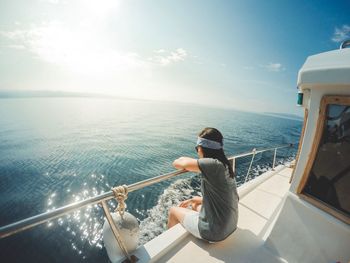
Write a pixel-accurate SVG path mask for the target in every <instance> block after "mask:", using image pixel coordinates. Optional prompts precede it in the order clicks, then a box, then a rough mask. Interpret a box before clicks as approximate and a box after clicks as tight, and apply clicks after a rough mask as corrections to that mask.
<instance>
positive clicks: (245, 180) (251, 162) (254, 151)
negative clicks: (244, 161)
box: [244, 148, 256, 182]
mask: <svg viewBox="0 0 350 263" xmlns="http://www.w3.org/2000/svg"><path fill="white" fill-rule="evenodd" d="M252 152H253V156H252V160H251V161H250V164H249V168H248V172H247V175H246V176H245V179H244V182H247V180H248V176H249V173H250V170H251V169H252V165H253V161H254V157H255V154H256V149H255V148H254V149H253V151H252Z"/></svg>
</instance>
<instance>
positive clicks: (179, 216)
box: [168, 206, 191, 228]
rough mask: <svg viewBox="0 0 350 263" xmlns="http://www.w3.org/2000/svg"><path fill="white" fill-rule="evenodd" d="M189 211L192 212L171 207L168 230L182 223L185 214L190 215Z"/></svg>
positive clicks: (182, 208)
mask: <svg viewBox="0 0 350 263" xmlns="http://www.w3.org/2000/svg"><path fill="white" fill-rule="evenodd" d="M189 211H191V210H189V209H188V208H184V207H177V206H173V207H171V208H170V209H169V216H168V228H171V227H173V226H175V225H176V224H177V223H180V222H182V221H183V219H184V216H185V214H186V213H188V212H189Z"/></svg>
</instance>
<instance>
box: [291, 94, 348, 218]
mask: <svg viewBox="0 0 350 263" xmlns="http://www.w3.org/2000/svg"><path fill="white" fill-rule="evenodd" d="M329 104H337V105H347V106H350V96H345V95H344V96H340V95H326V96H323V97H322V99H321V103H320V108H319V116H318V120H317V125H316V132H315V136H314V140H313V142H312V147H311V151H310V154H309V159H308V161H307V163H306V166H305V169H304V173H303V175H302V177H301V179H300V182H299V186H298V188H297V194H298V195H299V196H300V197H301V198H302V199H304V200H305V201H307V202H309V203H311V204H312V205H314V206H316V207H318V208H320V209H321V210H323V211H325V212H327V213H328V214H331V215H332V216H334V217H336V218H337V219H339V220H341V221H343V222H345V223H347V224H350V217H349V216H348V215H346V214H344V213H342V212H340V211H339V210H337V209H335V208H334V207H332V206H330V205H328V204H327V203H325V202H323V201H321V200H318V199H316V198H315V197H313V196H311V195H308V194H306V193H303V190H304V188H305V186H306V183H307V181H308V179H309V176H310V172H311V169H312V166H313V164H314V162H315V159H316V155H317V151H318V148H319V145H320V142H321V138H322V135H323V128H324V125H325V122H326V121H325V117H326V109H327V106H328V105H329Z"/></svg>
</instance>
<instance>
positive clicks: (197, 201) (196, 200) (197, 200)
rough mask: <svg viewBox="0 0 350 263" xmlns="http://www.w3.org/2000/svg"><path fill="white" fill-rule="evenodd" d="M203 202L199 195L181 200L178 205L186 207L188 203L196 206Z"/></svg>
mask: <svg viewBox="0 0 350 263" xmlns="http://www.w3.org/2000/svg"><path fill="white" fill-rule="evenodd" d="M202 203H203V198H202V197H201V196H194V197H192V198H191V199H187V200H185V201H182V202H181V203H180V204H179V206H180V207H185V208H186V207H188V206H189V205H192V206H194V205H195V206H198V205H201V204H202Z"/></svg>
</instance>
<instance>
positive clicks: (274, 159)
mask: <svg viewBox="0 0 350 263" xmlns="http://www.w3.org/2000/svg"><path fill="white" fill-rule="evenodd" d="M276 153H277V148H275V153H274V155H273V162H272V170H275V163H276Z"/></svg>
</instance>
